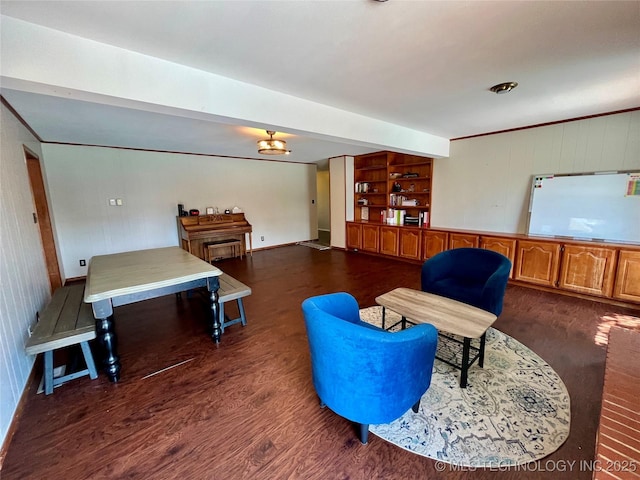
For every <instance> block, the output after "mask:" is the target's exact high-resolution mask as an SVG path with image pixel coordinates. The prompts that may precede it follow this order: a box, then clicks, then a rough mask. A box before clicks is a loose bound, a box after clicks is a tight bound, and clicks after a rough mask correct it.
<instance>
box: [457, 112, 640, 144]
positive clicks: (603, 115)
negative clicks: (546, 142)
mask: <svg viewBox="0 0 640 480" xmlns="http://www.w3.org/2000/svg"><path fill="white" fill-rule="evenodd" d="M635 110H640V107H633V108H625V109H624V110H616V111H615V112H605V113H596V114H595V115H585V116H584V117H575V118H567V119H566V120H556V121H555V122H546V123H537V124H535V125H528V126H524V127H515V128H508V129H506V130H497V131H495V132H487V133H478V134H475V135H467V136H466V137H457V138H451V139H449V141H451V142H455V141H456V140H466V139H467V138H476V137H485V136H487V135H496V134H498V133H507V132H516V131H518V130H528V129H529V128H538V127H547V126H549V125H557V124H559V123H568V122H575V121H577V120H587V119H589V118H596V117H606V116H607V115H616V114H618V113H627V112H633V111H635Z"/></svg>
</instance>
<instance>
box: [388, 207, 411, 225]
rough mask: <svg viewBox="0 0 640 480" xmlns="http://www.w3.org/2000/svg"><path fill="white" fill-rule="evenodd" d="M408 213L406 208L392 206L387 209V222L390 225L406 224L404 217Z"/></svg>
mask: <svg viewBox="0 0 640 480" xmlns="http://www.w3.org/2000/svg"><path fill="white" fill-rule="evenodd" d="M406 215H407V211H406V210H398V209H395V208H390V209H389V210H388V211H387V223H388V224H389V225H404V217H405V216H406Z"/></svg>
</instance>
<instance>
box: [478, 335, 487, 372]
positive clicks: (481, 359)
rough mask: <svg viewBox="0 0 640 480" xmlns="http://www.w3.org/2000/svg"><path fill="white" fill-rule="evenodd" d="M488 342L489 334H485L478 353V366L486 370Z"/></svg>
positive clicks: (481, 338)
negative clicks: (486, 347)
mask: <svg viewBox="0 0 640 480" xmlns="http://www.w3.org/2000/svg"><path fill="white" fill-rule="evenodd" d="M486 341H487V334H486V333H483V334H482V336H481V337H480V351H479V352H478V365H479V366H480V368H484V344H485V343H486Z"/></svg>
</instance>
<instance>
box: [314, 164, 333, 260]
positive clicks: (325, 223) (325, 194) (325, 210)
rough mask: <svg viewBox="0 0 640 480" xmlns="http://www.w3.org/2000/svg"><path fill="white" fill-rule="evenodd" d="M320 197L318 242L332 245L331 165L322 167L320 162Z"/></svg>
mask: <svg viewBox="0 0 640 480" xmlns="http://www.w3.org/2000/svg"><path fill="white" fill-rule="evenodd" d="M316 189H317V190H316V191H317V199H318V243H320V244H321V245H326V246H327V247H329V246H331V196H330V194H329V193H330V192H329V165H328V162H327V165H326V168H322V166H321V165H320V164H318V170H317V174H316Z"/></svg>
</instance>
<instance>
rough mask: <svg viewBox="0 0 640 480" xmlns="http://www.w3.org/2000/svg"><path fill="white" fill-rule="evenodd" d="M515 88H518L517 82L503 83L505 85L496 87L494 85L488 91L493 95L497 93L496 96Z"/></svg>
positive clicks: (500, 84)
mask: <svg viewBox="0 0 640 480" xmlns="http://www.w3.org/2000/svg"><path fill="white" fill-rule="evenodd" d="M517 86H518V82H505V83H499V84H498V85H494V86H493V87H491V88H490V89H489V90H491V91H492V92H493V93H497V94H498V95H501V94H503V93H508V92H510V91H511V90H513V89H514V88H516V87H517Z"/></svg>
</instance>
